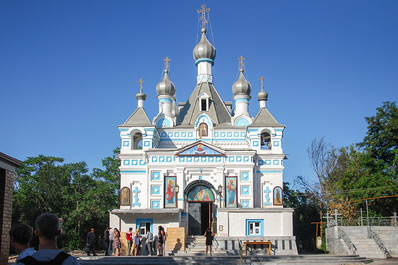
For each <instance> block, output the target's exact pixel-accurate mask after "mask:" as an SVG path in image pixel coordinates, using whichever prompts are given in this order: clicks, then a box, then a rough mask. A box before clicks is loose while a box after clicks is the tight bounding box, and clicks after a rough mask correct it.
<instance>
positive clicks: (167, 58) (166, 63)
mask: <svg viewBox="0 0 398 265" xmlns="http://www.w3.org/2000/svg"><path fill="white" fill-rule="evenodd" d="M163 61H164V67H165V68H166V70H169V62H170V61H171V59H170V58H169V57H168V56H166V58H164V59H163Z"/></svg>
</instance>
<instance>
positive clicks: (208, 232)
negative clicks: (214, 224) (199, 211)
mask: <svg viewBox="0 0 398 265" xmlns="http://www.w3.org/2000/svg"><path fill="white" fill-rule="evenodd" d="M204 237H205V238H206V256H207V253H208V251H209V248H210V256H211V255H212V248H213V237H214V233H212V232H211V230H210V227H209V228H207V230H206V232H205V234H204Z"/></svg>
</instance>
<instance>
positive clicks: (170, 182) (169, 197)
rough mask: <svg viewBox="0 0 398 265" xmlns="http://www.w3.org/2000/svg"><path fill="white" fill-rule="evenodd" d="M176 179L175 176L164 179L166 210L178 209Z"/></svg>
mask: <svg viewBox="0 0 398 265" xmlns="http://www.w3.org/2000/svg"><path fill="white" fill-rule="evenodd" d="M176 179H177V177H175V176H165V177H164V208H174V207H177V193H176V192H175V187H176Z"/></svg>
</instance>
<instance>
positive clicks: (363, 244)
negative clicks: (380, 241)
mask: <svg viewBox="0 0 398 265" xmlns="http://www.w3.org/2000/svg"><path fill="white" fill-rule="evenodd" d="M342 229H343V230H344V231H345V233H346V234H347V235H348V237H349V238H350V239H351V242H352V243H353V244H354V246H355V248H356V249H357V250H356V253H355V254H356V255H359V256H360V257H367V258H376V259H385V258H386V255H385V254H384V252H383V251H382V250H381V249H380V248H379V246H377V244H376V243H375V241H374V240H373V239H371V238H368V231H367V227H366V226H350V227H349V228H348V227H342ZM340 242H341V244H343V245H344V248H345V250H346V251H347V252H346V253H349V251H348V247H347V245H346V244H345V243H344V241H343V240H342V239H340Z"/></svg>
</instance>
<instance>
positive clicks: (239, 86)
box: [232, 69, 252, 96]
mask: <svg viewBox="0 0 398 265" xmlns="http://www.w3.org/2000/svg"><path fill="white" fill-rule="evenodd" d="M251 87H252V86H251V84H250V83H249V81H247V80H246V78H245V76H244V75H243V69H240V75H239V78H238V80H237V81H236V82H235V83H234V84H233V85H232V92H233V93H234V96H237V95H247V96H250V92H251Z"/></svg>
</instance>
